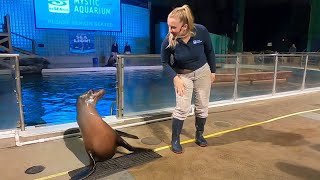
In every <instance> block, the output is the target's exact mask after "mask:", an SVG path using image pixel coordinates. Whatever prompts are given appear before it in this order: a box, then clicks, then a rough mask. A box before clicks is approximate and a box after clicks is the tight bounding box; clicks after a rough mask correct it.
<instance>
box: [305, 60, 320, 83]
mask: <svg viewBox="0 0 320 180" xmlns="http://www.w3.org/2000/svg"><path fill="white" fill-rule="evenodd" d="M318 87H320V55H309V57H308V67H307V73H306V82H305V88H318Z"/></svg>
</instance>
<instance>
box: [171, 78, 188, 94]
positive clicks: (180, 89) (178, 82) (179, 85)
mask: <svg viewBox="0 0 320 180" xmlns="http://www.w3.org/2000/svg"><path fill="white" fill-rule="evenodd" d="M173 84H174V87H175V89H176V93H177V94H178V95H179V96H183V95H184V88H185V87H184V82H183V80H182V79H181V78H180V77H179V76H178V75H177V76H175V77H174V78H173Z"/></svg>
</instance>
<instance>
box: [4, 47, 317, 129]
mask: <svg viewBox="0 0 320 180" xmlns="http://www.w3.org/2000/svg"><path fill="white" fill-rule="evenodd" d="M261 57H262V56H261V55H247V54H246V55H245V54H235V55H221V54H218V55H216V58H220V59H223V60H224V62H222V63H223V66H226V67H227V66H228V65H230V67H231V68H229V70H231V72H232V73H231V75H232V78H233V79H231V80H230V86H232V85H233V86H234V87H232V88H233V90H232V91H233V92H232V97H231V99H230V100H233V101H236V100H239V99H241V98H242V97H241V93H240V92H241V88H242V91H244V90H246V89H243V88H246V87H247V86H245V87H240V85H241V83H243V80H242V79H241V78H242V75H243V74H242V72H241V70H242V68H246V67H247V66H248V67H250V66H251V65H252V64H253V65H254V66H257V67H259V68H262V69H263V68H265V69H268V73H269V76H271V75H270V74H272V73H273V74H272V76H273V77H272V78H270V85H271V83H272V89H270V90H269V91H270V92H268V94H270V95H271V96H275V95H277V93H278V92H277V87H278V86H279V85H278V75H279V76H280V75H281V74H278V71H279V67H280V66H282V65H284V64H282V63H283V62H282V61H283V60H281V59H283V57H288V58H290V57H297V58H298V59H300V60H303V61H304V63H303V66H302V67H301V64H300V62H299V63H296V64H294V65H292V67H294V68H296V69H299V71H301V72H303V73H301V78H302V81H301V82H300V81H299V82H298V83H297V84H298V85H297V90H299V91H304V90H305V89H306V88H308V87H307V86H306V84H307V83H306V82H307V81H306V80H307V77H308V71H307V70H309V69H310V67H309V63H308V62H309V60H310V58H313V59H320V54H308V53H305V54H300V55H297V54H295V55H293V54H268V55H263V57H265V58H266V59H268V58H269V59H270V58H271V59H272V62H271V63H270V62H269V63H267V64H261V63H260V62H250V63H247V62H246V60H247V59H248V58H251V59H252V58H253V59H254V61H256V60H257V59H260V58H261ZM1 58H14V60H15V65H14V70H15V81H16V96H17V101H18V104H19V113H20V121H19V122H20V123H19V124H20V125H19V128H21V130H25V122H24V112H23V105H22V94H21V82H20V67H19V55H18V54H0V59H1ZM135 58H138V59H140V60H142V59H143V58H144V59H147V60H150V62H152V60H154V59H158V60H160V55H159V54H150V55H118V56H117V62H116V68H117V71H116V117H117V118H119V119H121V118H123V117H124V116H125V115H126V114H125V108H126V107H125V94H124V88H125V86H124V85H125V83H126V82H125V69H124V68H125V66H126V64H125V63H126V61H127V60H129V59H131V61H132V60H134V59H135ZM230 59H232V63H231V64H228V60H230ZM159 65H160V66H161V64H159ZM289 65H290V66H291V64H289ZM281 68H286V67H281ZM319 68H320V67H319ZM319 68H318V69H317V68H314V67H312V70H316V71H317V72H319V74H320V71H319ZM222 69H223V68H222ZM217 75H219V74H217ZM220 76H221V74H220ZM216 77H217V76H216ZM313 77H314V76H313ZM146 78H147V77H146ZM251 81H254V80H251ZM319 83H320V81H319ZM155 84H157V83H155ZM239 87H240V89H239ZM215 88H216V87H215V86H214V87H213V89H215ZM316 88H317V90H320V89H319V88H320V85H318V82H317V84H316ZM146 90H147V91H149V89H146ZM223 90H224V88H222V91H223ZM289 91H290V90H289ZM297 93H299V92H297ZM239 94H240V96H239ZM250 97H253V96H251V95H250ZM211 102H212V100H211ZM111 109H114V104H113V105H112V107H111ZM112 111H113V110H112Z"/></svg>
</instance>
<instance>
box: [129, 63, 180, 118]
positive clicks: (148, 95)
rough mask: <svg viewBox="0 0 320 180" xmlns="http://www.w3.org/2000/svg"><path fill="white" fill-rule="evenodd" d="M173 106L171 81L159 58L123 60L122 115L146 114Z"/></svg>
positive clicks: (173, 97)
mask: <svg viewBox="0 0 320 180" xmlns="http://www.w3.org/2000/svg"><path fill="white" fill-rule="evenodd" d="M174 106H175V93H174V88H173V82H172V79H171V78H169V76H168V75H167V74H166V72H164V71H163V68H162V64H161V60H160V57H145V58H141V57H140V58H125V59H124V115H125V116H130V115H134V114H140V113H148V112H150V111H152V110H161V109H163V108H170V107H174Z"/></svg>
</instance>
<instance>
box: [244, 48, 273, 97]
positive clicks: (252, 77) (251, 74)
mask: <svg viewBox="0 0 320 180" xmlns="http://www.w3.org/2000/svg"><path fill="white" fill-rule="evenodd" d="M274 62H275V57H274V56H271V55H253V54H245V55H243V56H240V64H239V77H238V79H239V81H238V98H242V97H251V96H259V95H266V94H272V87H273V75H274Z"/></svg>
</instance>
